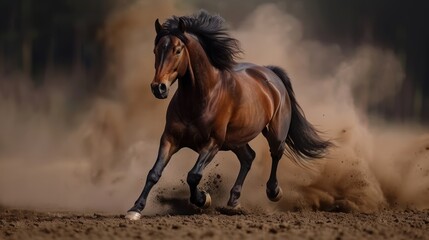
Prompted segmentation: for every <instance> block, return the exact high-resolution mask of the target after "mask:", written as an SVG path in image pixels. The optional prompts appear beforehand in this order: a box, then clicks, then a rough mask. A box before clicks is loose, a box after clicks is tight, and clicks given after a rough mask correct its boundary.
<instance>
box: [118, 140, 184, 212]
mask: <svg viewBox="0 0 429 240" xmlns="http://www.w3.org/2000/svg"><path fill="white" fill-rule="evenodd" d="M177 150H178V147H177V145H176V143H175V141H174V140H173V138H171V137H169V136H167V135H166V134H163V136H162V137H161V143H160V145H159V151H158V158H157V159H156V162H155V165H154V166H153V167H152V169H151V170H150V171H149V173H148V175H147V179H146V184H145V186H144V188H143V191H142V193H141V194H140V196H139V198H138V199H137V200H136V202H135V203H134V206H133V207H132V208H131V209H130V210H128V212H127V215H126V216H125V218H127V219H130V220H138V219H140V218H141V211H143V209H144V207H145V206H146V200H147V197H148V195H149V192H150V190H151V189H152V187H153V186H154V185H155V184H156V183H157V182H158V180H159V178H160V177H161V174H162V171H163V170H164V168H165V166H167V164H168V162H169V161H170V158H171V156H172V155H173V154H174V153H175V152H177Z"/></svg>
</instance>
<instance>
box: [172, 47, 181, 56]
mask: <svg viewBox="0 0 429 240" xmlns="http://www.w3.org/2000/svg"><path fill="white" fill-rule="evenodd" d="M181 52H182V49H181V48H178V49H176V51H175V52H174V53H175V54H176V55H179V54H180V53H181Z"/></svg>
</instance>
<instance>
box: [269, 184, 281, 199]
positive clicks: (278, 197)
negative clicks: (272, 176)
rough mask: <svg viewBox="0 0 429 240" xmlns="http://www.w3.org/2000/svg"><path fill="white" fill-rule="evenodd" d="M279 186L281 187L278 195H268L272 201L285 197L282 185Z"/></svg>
mask: <svg viewBox="0 0 429 240" xmlns="http://www.w3.org/2000/svg"><path fill="white" fill-rule="evenodd" d="M278 188H279V192H278V193H277V195H276V196H275V197H270V196H269V195H268V198H269V199H270V201H272V202H278V201H280V199H282V197H283V190H282V188H281V187H278Z"/></svg>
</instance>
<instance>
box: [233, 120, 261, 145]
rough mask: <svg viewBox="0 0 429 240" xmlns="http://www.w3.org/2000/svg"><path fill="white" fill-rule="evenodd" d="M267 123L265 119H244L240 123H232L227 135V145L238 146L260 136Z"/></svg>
mask: <svg viewBox="0 0 429 240" xmlns="http://www.w3.org/2000/svg"><path fill="white" fill-rule="evenodd" d="M266 125H267V122H266V120H265V119H262V118H261V119H257V120H255V119H253V121H252V122H249V121H243V122H242V123H238V124H230V125H229V126H228V128H227V132H226V136H225V145H227V146H230V147H231V148H232V147H238V146H241V145H244V144H246V143H248V142H250V141H251V140H253V139H254V138H255V137H256V136H258V135H259V134H260V133H261V131H262V130H263V129H264V127H265V126H266Z"/></svg>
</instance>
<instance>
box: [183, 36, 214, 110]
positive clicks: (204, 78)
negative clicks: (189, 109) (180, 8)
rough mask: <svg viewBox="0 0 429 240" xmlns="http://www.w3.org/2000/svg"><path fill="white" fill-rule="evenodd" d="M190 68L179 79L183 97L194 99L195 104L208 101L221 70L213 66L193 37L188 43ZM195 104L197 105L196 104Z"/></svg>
mask: <svg viewBox="0 0 429 240" xmlns="http://www.w3.org/2000/svg"><path fill="white" fill-rule="evenodd" d="M187 51H188V55H189V58H188V59H189V63H188V70H187V73H186V75H185V76H184V79H182V81H179V89H178V91H179V92H181V93H182V94H181V95H182V96H183V98H187V99H192V101H193V104H198V103H201V104H204V103H207V101H208V98H209V97H210V93H211V92H212V91H213V90H214V88H216V86H217V85H218V84H219V81H220V80H219V70H217V69H216V68H215V67H213V66H212V64H211V63H210V60H209V59H208V57H207V55H206V53H205V52H204V50H203V48H202V47H201V45H200V44H199V43H198V42H197V41H196V40H195V39H193V38H192V40H190V42H189V43H188V44H187ZM194 106H195V105H194Z"/></svg>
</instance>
